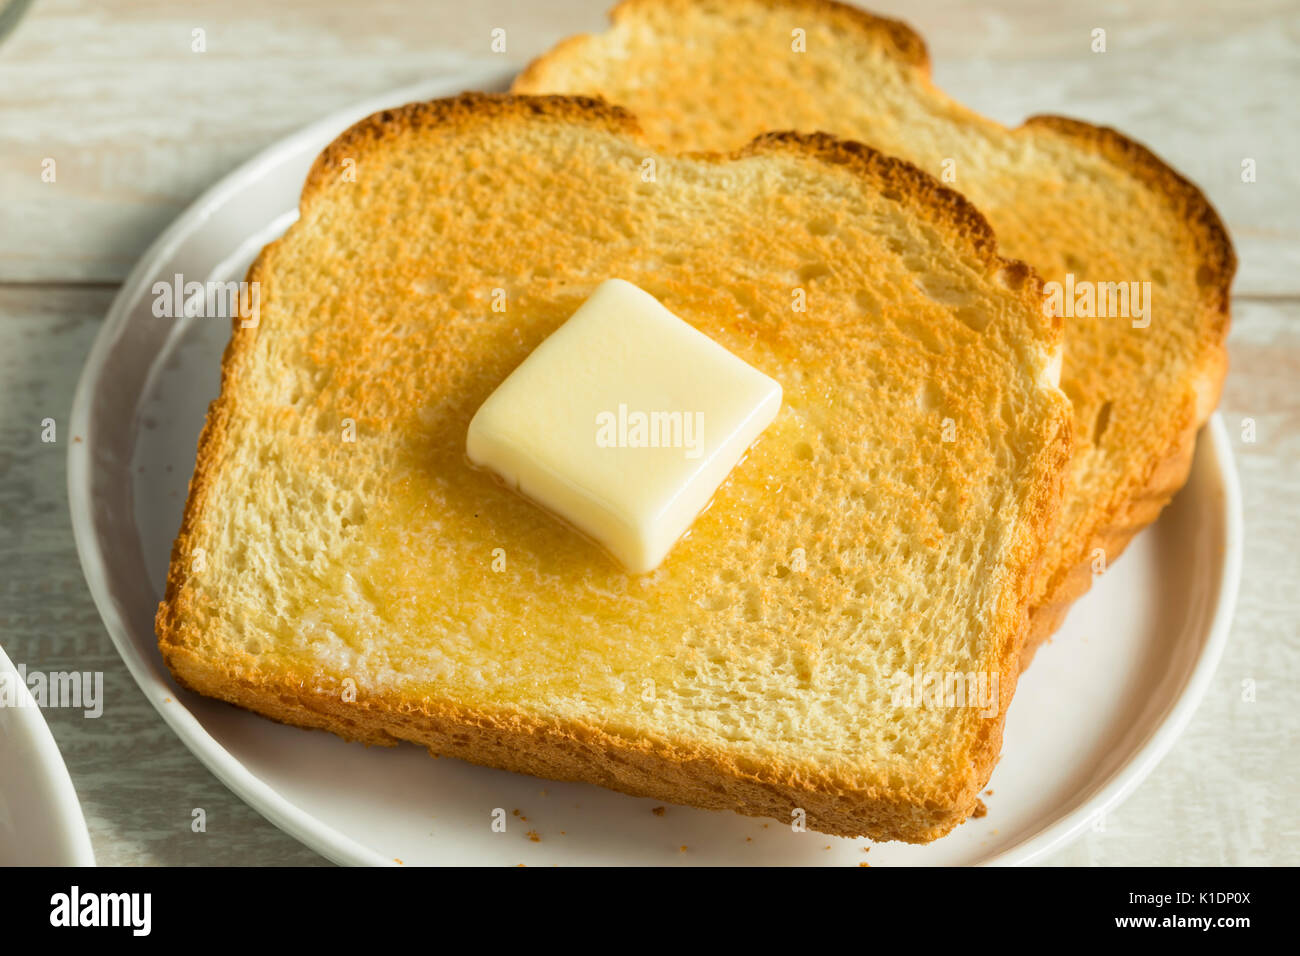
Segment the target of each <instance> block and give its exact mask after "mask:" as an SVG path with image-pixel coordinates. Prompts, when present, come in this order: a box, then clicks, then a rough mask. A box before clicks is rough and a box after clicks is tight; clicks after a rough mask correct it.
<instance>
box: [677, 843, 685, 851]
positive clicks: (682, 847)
mask: <svg viewBox="0 0 1300 956" xmlns="http://www.w3.org/2000/svg"><path fill="white" fill-rule="evenodd" d="M677 852H678V853H685V852H686V846H685V845H684V844H683V845H682V846H681V847H679V848H678V850H677Z"/></svg>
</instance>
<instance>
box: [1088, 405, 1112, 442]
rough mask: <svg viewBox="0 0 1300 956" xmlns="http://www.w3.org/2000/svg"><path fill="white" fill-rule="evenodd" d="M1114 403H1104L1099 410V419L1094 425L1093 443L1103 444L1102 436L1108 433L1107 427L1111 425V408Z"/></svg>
mask: <svg viewBox="0 0 1300 956" xmlns="http://www.w3.org/2000/svg"><path fill="white" fill-rule="evenodd" d="M1112 404H1114V403H1113V402H1103V403H1102V405H1101V408H1099V409H1097V419H1096V421H1095V422H1093V425H1092V443H1093V444H1094V445H1099V444H1101V436H1102V435H1104V434H1105V433H1106V426H1107V425H1109V424H1110V408H1111V405H1112Z"/></svg>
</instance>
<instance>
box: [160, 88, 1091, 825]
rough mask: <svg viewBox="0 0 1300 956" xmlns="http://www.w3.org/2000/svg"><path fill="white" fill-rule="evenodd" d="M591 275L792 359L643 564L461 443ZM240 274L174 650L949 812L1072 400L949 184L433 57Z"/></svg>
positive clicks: (269, 707)
mask: <svg viewBox="0 0 1300 956" xmlns="http://www.w3.org/2000/svg"><path fill="white" fill-rule="evenodd" d="M612 276H617V277H621V278H624V279H627V280H629V281H631V282H633V283H635V284H636V285H638V286H640V287H641V288H643V289H645V290H646V291H648V292H650V293H651V294H653V295H655V296H656V297H657V298H658V299H659V300H660V301H661V302H663V303H664V304H665V305H666V306H667V307H668V308H669V309H671V310H672V311H673V312H674V313H675V314H677V315H678V316H680V317H681V318H683V319H684V320H685V321H687V322H689V323H690V324H692V325H693V326H695V327H696V328H698V329H700V330H701V331H703V332H704V333H705V334H707V335H708V336H710V337H711V338H712V339H714V340H715V341H717V342H718V343H720V344H722V345H723V346H725V347H726V348H728V349H730V350H731V351H732V352H733V353H734V354H736V355H737V356H739V357H740V358H742V359H743V360H744V361H746V362H748V363H749V364H751V365H753V366H755V367H756V368H758V369H760V370H762V371H764V372H766V373H767V374H769V375H771V376H773V377H774V378H776V379H777V380H778V381H779V382H780V383H781V384H782V385H783V386H784V389H785V402H784V405H783V407H782V409H781V412H780V414H779V415H778V417H777V419H776V420H775V421H774V422H773V424H772V425H770V426H769V427H768V429H767V431H766V432H764V434H763V436H762V438H761V439H760V440H759V441H758V442H757V444H756V445H755V446H754V447H753V448H752V449H751V451H750V452H749V454H748V456H747V458H746V459H745V460H744V461H743V462H742V463H741V464H740V465H739V466H738V467H737V468H736V469H735V470H734V471H733V472H732V474H731V475H730V477H729V479H728V481H727V482H726V483H724V485H723V486H722V488H721V489H720V490H719V492H718V494H717V495H716V497H715V499H714V502H713V504H712V506H711V507H710V508H709V509H708V510H707V511H706V512H705V513H704V514H703V515H701V516H700V517H699V518H698V519H697V520H696V522H695V524H694V526H693V528H692V530H691V533H690V534H689V536H688V537H686V538H685V539H684V540H682V541H680V542H679V543H678V544H677V546H676V547H675V548H674V549H673V551H672V552H671V553H670V554H669V556H668V558H667V560H666V561H665V562H664V563H663V564H662V565H661V566H660V567H659V568H658V569H657V570H656V571H654V572H653V573H651V574H648V575H643V576H632V575H629V574H628V573H626V572H625V571H624V570H623V569H622V567H621V566H620V565H618V564H617V563H616V562H615V561H614V560H613V559H611V558H609V557H608V556H607V555H606V554H605V552H604V551H603V550H602V549H600V548H599V547H597V546H595V545H593V544H591V543H590V542H588V541H587V540H586V539H585V538H583V537H581V536H580V535H578V534H577V533H575V532H573V531H571V530H570V529H569V528H567V527H565V526H563V525H561V524H560V523H558V522H556V521H554V520H552V519H550V518H549V517H548V516H547V515H545V514H544V513H543V512H542V511H541V510H540V509H538V508H536V507H535V506H533V505H532V504H530V503H528V502H527V501H525V500H524V499H523V498H522V497H520V496H518V495H516V494H514V493H512V492H510V491H509V490H507V489H505V488H504V487H502V486H501V485H500V484H498V483H497V482H496V481H494V480H493V479H492V478H491V477H490V476H489V475H487V474H485V473H484V472H482V471H479V470H476V469H474V468H472V467H471V466H470V465H469V464H468V462H467V460H466V455H465V440H466V429H467V427H468V425H469V422H470V419H471V417H472V416H473V414H474V412H475V410H476V409H477V408H478V407H479V406H480V405H481V404H482V402H483V401H484V399H486V398H487V396H488V395H489V394H490V393H491V392H492V391H493V389H495V388H496V386H497V385H498V383H500V382H501V381H502V380H503V379H504V378H505V376H506V375H507V374H508V373H509V372H510V371H511V370H512V369H513V368H515V367H516V366H517V365H519V363H520V362H521V361H522V360H523V359H524V358H525V357H526V356H528V355H529V353H530V352H531V351H532V350H533V349H534V348H535V347H536V346H537V345H538V344H539V343H540V342H542V340H543V339H545V338H546V336H547V335H548V334H549V333H551V332H552V331H553V330H555V329H556V328H557V327H558V326H559V325H560V324H561V323H562V322H564V321H565V320H566V319H567V318H568V317H569V315H571V314H572V313H573V311H574V310H575V309H576V308H577V307H578V306H579V305H580V304H581V303H582V302H583V300H584V299H585V298H586V297H587V296H588V295H589V294H590V293H591V291H592V290H593V289H594V288H595V287H596V286H597V285H598V284H599V283H600V282H601V281H603V280H605V279H608V278H610V277H612ZM249 281H250V282H256V283H258V286H257V288H258V289H259V290H260V297H259V306H260V308H259V311H258V314H257V316H256V322H255V323H253V322H251V321H249V320H248V319H247V317H245V318H244V319H243V320H240V319H236V321H235V323H234V328H233V333H232V339H231V342H230V345H229V347H228V349H227V351H226V355H225V358H224V362H223V377H222V387H221V394H220V397H219V398H218V399H217V401H216V402H214V403H213V405H212V407H211V409H210V412H209V415H208V420H207V424H206V426H205V428H204V430H203V434H202V437H201V439H200V444H199V452H198V462H197V465H196V468H195V474H194V478H193V481H192V483H191V486H190V494H189V500H188V502H187V505H186V510H185V518H184V524H183V526H182V528H181V530H180V534H179V537H178V538H177V540H176V544H175V548H174V551H173V555H172V562H171V568H170V573H169V577H168V581H167V592H166V599H165V600H164V602H163V603H162V605H161V606H160V608H159V611H158V616H157V629H158V638H159V646H160V649H161V651H162V655H163V657H164V659H165V660H166V662H167V665H168V666H169V667H170V668H171V670H172V673H173V674H174V675H175V677H176V679H177V681H178V682H179V683H181V684H182V685H184V686H186V687H189V688H192V689H194V690H196V691H198V692H200V693H203V694H207V695H210V696H214V697H219V698H222V699H224V700H227V701H230V702H232V703H235V704H238V705H240V706H243V707H247V708H249V709H252V710H255V711H258V712H259V713H262V714H265V715H267V716H270V717H273V718H275V719H277V720H281V721H284V722H287V723H291V724H298V725H301V726H305V727H319V728H324V729H327V730H331V731H333V732H335V733H337V734H339V735H341V736H343V737H346V738H349V739H353V740H361V741H365V742H367V743H375V744H393V743H395V742H397V741H399V740H409V741H414V742H417V743H419V744H422V745H424V746H426V747H427V748H429V749H430V750H431V751H432V752H434V753H436V754H443V755H450V756H455V757H461V758H464V759H466V760H470V761H474V762H478V763H483V764H489V765H492V766H497V767H503V768H507V769H511V770H516V771H522V772H525V773H530V774H535V775H538V776H544V777H551V778H558V779H572V780H584V781H589V782H592V783H596V784H601V785H604V786H606V787H611V788H614V789H616V790H622V791H626V792H628V793H633V794H640V795H645V796H651V797H654V798H656V799H660V800H665V801H672V802H677V803H684V804H693V805H695V806H700V807H711V808H726V809H731V810H735V811H738V812H740V813H745V814H751V815H768V816H774V817H776V818H778V819H780V820H782V821H785V822H789V821H791V819H792V817H791V814H792V812H793V811H795V809H796V808H799V809H801V810H802V811H803V813H805V814H806V818H807V825H808V826H809V827H810V828H812V829H817V830H822V831H825V832H828V833H836V834H843V835H850V836H852V835H868V836H872V837H875V838H877V839H899V840H911V841H925V840H930V839H933V838H934V837H937V836H939V835H941V834H943V833H944V832H946V831H947V830H948V829H950V828H951V827H952V826H954V825H955V824H957V823H958V822H960V821H961V820H963V819H964V818H965V817H966V816H967V814H968V813H969V812H970V811H971V809H972V807H973V806H974V804H975V801H976V796H977V794H978V792H979V789H980V788H981V786H983V784H984V783H985V781H986V779H987V778H988V775H989V773H990V772H991V769H992V767H993V763H994V761H995V758H996V756H997V754H998V751H999V747H1000V741H1001V730H1002V724H1003V717H1004V715H1005V712H1006V708H1007V705H1008V704H1009V702H1010V700H1011V695H1012V692H1013V690H1014V688H1015V682H1016V676H1017V666H1016V655H1017V650H1018V647H1019V643H1018V639H1019V637H1020V633H1021V630H1022V628H1023V626H1024V624H1025V621H1026V619H1027V613H1028V612H1027V606H1028V598H1029V589H1030V583H1031V580H1032V576H1033V574H1034V571H1035V563H1036V561H1037V560H1038V558H1039V552H1040V545H1039V542H1040V540H1041V538H1042V536H1043V535H1044V534H1045V533H1046V532H1047V531H1048V529H1049V527H1050V524H1051V522H1052V520H1053V519H1054V516H1055V513H1056V512H1057V510H1058V507H1059V500H1060V495H1061V485H1062V482H1063V477H1064V472H1065V467H1066V463H1067V460H1068V455H1069V432H1070V412H1069V406H1068V402H1067V400H1066V399H1065V397H1064V395H1063V394H1062V393H1061V391H1060V390H1059V388H1058V387H1057V385H1056V382H1055V378H1056V375H1057V374H1058V369H1059V365H1058V364H1057V363H1058V361H1059V354H1060V353H1059V350H1060V340H1061V328H1060V320H1057V319H1050V318H1045V317H1044V316H1043V314H1042V311H1041V310H1040V309H1039V300H1040V296H1041V289H1040V283H1039V280H1038V278H1037V277H1036V276H1035V275H1034V274H1033V272H1032V271H1031V270H1030V269H1029V268H1028V267H1026V266H1024V265H1023V264H1022V263H1018V262H1013V261H1009V260H1006V259H1002V258H1000V257H999V256H998V255H997V251H996V248H995V245H994V242H993V238H992V235H991V233H990V230H989V229H988V226H987V224H986V223H985V222H984V220H983V219H981V218H980V216H979V215H978V213H976V212H975V211H974V209H973V208H972V207H971V206H970V205H969V204H968V203H967V202H966V201H965V200H964V199H962V198H961V197H960V196H958V195H957V194H956V193H953V192H951V191H949V190H947V189H944V188H943V187H942V186H940V185H939V184H938V183H937V182H935V181H934V180H933V179H931V178H930V177H928V176H926V175H924V174H923V173H921V172H919V171H917V170H916V169H914V168H913V167H911V166H909V165H908V164H906V163H903V162H900V161H898V160H894V159H890V158H887V157H884V156H882V155H880V154H879V153H876V152H874V151H872V150H870V149H868V148H866V147H864V146H861V145H857V144H849V143H841V142H838V141H836V140H834V139H832V138H830V137H827V136H821V135H795V134H783V135H772V136H765V137H762V138H760V139H759V140H757V141H756V142H754V143H752V144H751V145H749V146H747V147H745V148H744V149H741V150H739V151H737V152H735V153H733V154H731V155H729V156H703V157H697V158H672V157H669V156H664V155H659V154H656V153H655V152H654V151H653V150H652V149H651V147H649V146H648V145H647V144H646V143H645V141H644V140H643V138H642V137H641V136H640V134H639V132H638V130H637V127H636V124H635V120H634V119H633V118H632V117H631V116H630V114H628V113H626V112H625V111H623V110H621V109H618V108H616V107H612V106H609V105H606V104H603V103H600V102H598V101H595V100H588V99H584V98H576V97H555V98H551V97H542V98H531V97H521V98H516V97H502V96H488V95H472V94H466V95H463V96H461V97H458V98H455V99H449V100H441V101H436V102H431V103H424V104H415V105H411V106H408V107H405V108H403V109H397V110H390V111H387V112H384V113H380V114H377V115H375V116H372V117H370V118H369V119H366V120H364V121H362V122H361V123H359V124H357V125H356V126H354V127H353V128H352V129H350V130H348V131H347V132H346V133H344V134H343V135H342V136H341V137H340V138H339V139H338V140H337V141H336V142H334V143H333V144H332V145H331V146H330V147H329V148H328V149H327V150H326V151H325V152H324V153H323V154H322V155H321V156H320V157H319V158H318V159H317V161H316V163H315V165H314V167H313V169H312V171H311V174H310V176H309V178H308V180H307V183H306V185H305V187H304V190H303V195H302V203H301V217H300V218H299V220H298V221H297V222H296V223H295V224H294V225H293V226H292V227H291V228H290V229H289V231H288V232H287V234H286V235H285V236H284V237H283V238H282V239H280V240H279V241H277V242H275V243H272V244H271V245H270V246H268V247H267V248H266V249H265V250H264V251H263V252H262V254H261V256H260V257H259V258H258V260H257V262H256V263H255V264H254V266H253V267H252V269H251V271H250V274H249ZM797 290H798V291H797ZM800 291H801V292H802V295H803V298H804V300H805V308H803V309H802V310H801V309H799V308H796V307H795V305H794V303H795V302H796V300H797V298H798V293H799V292H800ZM496 303H504V304H505V310H504V311H501V310H498V309H494V307H493V306H494V304H496ZM246 324H247V325H248V326H249V327H245V325H246ZM936 680H939V681H944V680H946V681H948V682H949V685H950V686H949V687H948V690H947V693H946V694H945V692H944V690H943V688H942V687H941V686H939V685H936V684H935V683H934V681H936ZM967 680H969V687H970V691H969V694H968V695H967V694H966V687H967V683H966V681H967ZM951 685H956V686H951Z"/></svg>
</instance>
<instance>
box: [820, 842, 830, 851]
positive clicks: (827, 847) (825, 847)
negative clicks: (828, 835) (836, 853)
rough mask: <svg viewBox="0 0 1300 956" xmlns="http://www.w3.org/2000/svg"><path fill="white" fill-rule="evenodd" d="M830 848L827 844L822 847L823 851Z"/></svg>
mask: <svg viewBox="0 0 1300 956" xmlns="http://www.w3.org/2000/svg"><path fill="white" fill-rule="evenodd" d="M830 848H831V845H830V844H829V843H827V844H826V845H825V846H824V847H822V849H823V850H829V849H830Z"/></svg>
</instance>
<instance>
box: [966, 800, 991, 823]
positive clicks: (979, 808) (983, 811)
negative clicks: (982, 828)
mask: <svg viewBox="0 0 1300 956" xmlns="http://www.w3.org/2000/svg"><path fill="white" fill-rule="evenodd" d="M988 812H989V808H988V807H986V806H984V801H983V800H976V801H975V809H974V810H972V811H971V812H970V815H971V816H972V817H974V818H975V819H977V820H978V819H979V818H980V817H983V816H988Z"/></svg>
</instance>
